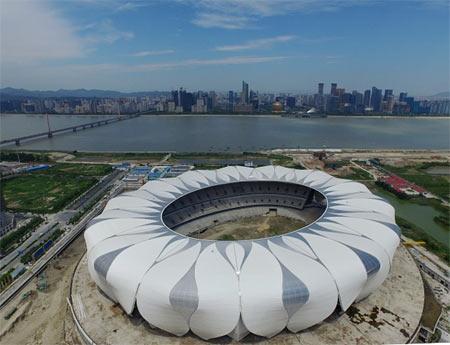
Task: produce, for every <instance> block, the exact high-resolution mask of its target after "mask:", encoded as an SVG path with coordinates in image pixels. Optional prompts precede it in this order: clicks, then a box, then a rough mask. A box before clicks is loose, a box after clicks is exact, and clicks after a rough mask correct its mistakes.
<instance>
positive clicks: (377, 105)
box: [370, 86, 383, 112]
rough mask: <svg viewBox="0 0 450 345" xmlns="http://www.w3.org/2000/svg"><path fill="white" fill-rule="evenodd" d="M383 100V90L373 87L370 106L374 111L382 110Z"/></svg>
mask: <svg viewBox="0 0 450 345" xmlns="http://www.w3.org/2000/svg"><path fill="white" fill-rule="evenodd" d="M382 101H383V97H382V90H381V89H377V88H376V87H375V86H374V87H372V96H371V97H370V106H371V107H372V109H373V111H374V112H380V111H381V102H382Z"/></svg>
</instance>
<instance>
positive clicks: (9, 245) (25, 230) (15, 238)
mask: <svg viewBox="0 0 450 345" xmlns="http://www.w3.org/2000/svg"><path fill="white" fill-rule="evenodd" d="M43 221H44V218H42V217H34V218H33V219H31V221H29V222H28V223H27V224H25V225H23V226H21V227H20V228H18V229H17V230H15V231H12V232H9V233H8V234H6V235H5V236H3V237H2V238H1V239H0V253H2V254H4V255H7V254H8V253H10V252H11V251H12V250H13V249H14V248H15V245H16V244H17V243H19V242H20V241H21V239H22V238H23V237H24V236H27V235H28V234H30V233H31V232H32V231H33V230H34V229H36V228H37V227H38V226H39V225H41V224H42V222H43Z"/></svg>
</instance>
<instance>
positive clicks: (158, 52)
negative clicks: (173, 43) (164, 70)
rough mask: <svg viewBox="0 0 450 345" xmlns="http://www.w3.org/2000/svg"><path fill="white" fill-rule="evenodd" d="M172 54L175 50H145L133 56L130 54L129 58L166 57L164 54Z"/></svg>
mask: <svg viewBox="0 0 450 345" xmlns="http://www.w3.org/2000/svg"><path fill="white" fill-rule="evenodd" d="M173 53H175V50H173V49H167V50H147V51H142V52H137V53H134V54H130V56H134V57H145V56H156V55H166V54H173Z"/></svg>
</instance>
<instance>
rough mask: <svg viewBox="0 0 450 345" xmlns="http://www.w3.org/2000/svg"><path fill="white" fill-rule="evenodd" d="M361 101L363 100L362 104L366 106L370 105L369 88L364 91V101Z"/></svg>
mask: <svg viewBox="0 0 450 345" xmlns="http://www.w3.org/2000/svg"><path fill="white" fill-rule="evenodd" d="M363 102H364V103H363V104H364V106H365V107H366V108H367V107H370V90H366V91H364V101H363Z"/></svg>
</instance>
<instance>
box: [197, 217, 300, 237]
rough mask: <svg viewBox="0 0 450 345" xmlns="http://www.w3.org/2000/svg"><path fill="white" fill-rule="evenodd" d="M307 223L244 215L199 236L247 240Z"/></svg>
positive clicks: (290, 229) (297, 227)
mask: <svg viewBox="0 0 450 345" xmlns="http://www.w3.org/2000/svg"><path fill="white" fill-rule="evenodd" d="M306 224H307V223H306V222H304V221H302V220H299V219H293V218H288V217H283V216H278V215H273V216H272V215H264V216H253V217H246V218H242V219H239V220H233V221H230V222H226V223H222V224H219V225H216V226H214V227H211V228H209V229H208V230H206V231H205V232H203V233H202V234H201V235H200V236H199V238H204V239H208V240H217V239H219V240H247V239H255V238H262V237H268V236H274V235H280V234H284V233H286V232H290V231H294V230H296V229H299V228H301V227H303V226H305V225H306Z"/></svg>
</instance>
